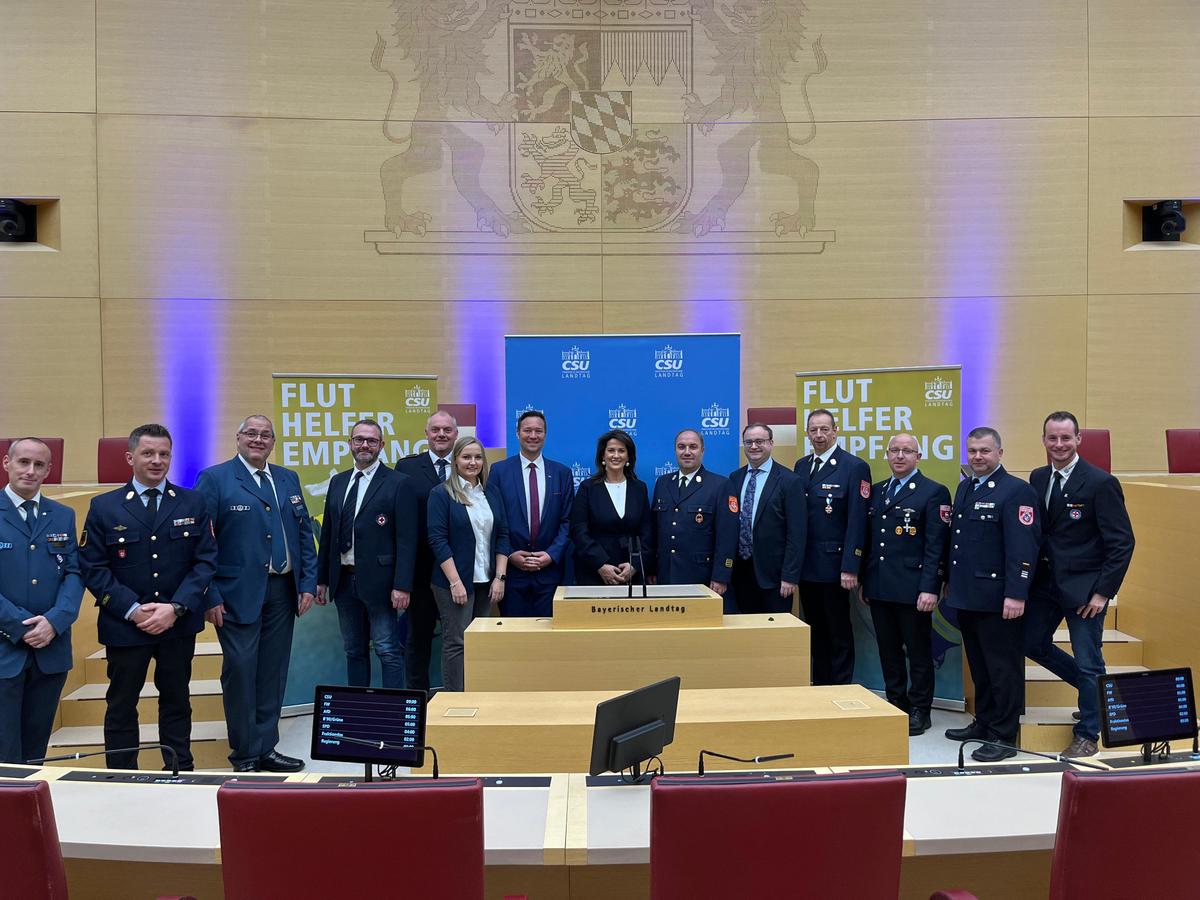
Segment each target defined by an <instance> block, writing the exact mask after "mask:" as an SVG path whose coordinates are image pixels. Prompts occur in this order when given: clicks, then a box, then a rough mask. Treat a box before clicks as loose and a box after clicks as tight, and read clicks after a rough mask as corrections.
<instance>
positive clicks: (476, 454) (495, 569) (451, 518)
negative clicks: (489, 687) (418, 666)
mask: <svg viewBox="0 0 1200 900" xmlns="http://www.w3.org/2000/svg"><path fill="white" fill-rule="evenodd" d="M450 468H451V475H450V477H449V478H448V479H446V481H445V482H444V483H443V484H441V485H439V486H438V487H435V488H434V489H433V490H432V491H431V492H430V494H429V507H428V514H427V525H428V534H429V547H430V549H431V550H432V551H433V560H434V562H435V563H436V564H437V565H436V566H434V569H433V576H432V581H431V583H430V587H431V588H432V589H433V598H434V600H436V601H437V607H438V614H439V615H440V616H441V617H442V684H443V686H444V689H445V690H447V691H461V690H463V681H464V678H463V634H464V633H465V632H466V630H467V626H468V625H470V624H471V621H472V620H473V619H474V618H475V617H476V616H482V615H485V614H486V613H487V611H488V608H489V607H490V606H491V605H492V602H493V601H495V602H497V603H498V602H500V600H502V599H503V598H504V578H505V571H506V570H507V568H508V555H509V554H510V553H511V552H512V548H511V547H510V546H509V543H508V519H507V518H506V517H505V515H504V501H503V500H502V499H501V498H500V487H499V485H495V484H491V485H490V484H488V477H487V476H488V464H487V457H486V456H484V452H483V444H481V443H479V441H478V440H476V439H475V438H473V437H461V438H459V439H458V440H457V441H456V442H455V443H454V450H453V451H452V452H451V454H450Z"/></svg>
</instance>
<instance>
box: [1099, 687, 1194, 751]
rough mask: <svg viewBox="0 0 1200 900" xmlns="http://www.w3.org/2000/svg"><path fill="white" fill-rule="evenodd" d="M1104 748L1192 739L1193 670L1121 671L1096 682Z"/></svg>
mask: <svg viewBox="0 0 1200 900" xmlns="http://www.w3.org/2000/svg"><path fill="white" fill-rule="evenodd" d="M1097 689H1098V690H1099V692H1100V730H1101V739H1102V741H1103V743H1104V745H1105V746H1106V747H1132V746H1136V745H1138V744H1142V745H1146V744H1161V743H1165V742H1167V741H1182V740H1191V739H1192V738H1194V737H1195V735H1196V699H1195V694H1194V693H1193V691H1192V670H1191V669H1188V668H1183V669H1153V670H1150V671H1148V672H1121V673H1119V674H1112V675H1102V676H1101V677H1100V678H1098V679H1097Z"/></svg>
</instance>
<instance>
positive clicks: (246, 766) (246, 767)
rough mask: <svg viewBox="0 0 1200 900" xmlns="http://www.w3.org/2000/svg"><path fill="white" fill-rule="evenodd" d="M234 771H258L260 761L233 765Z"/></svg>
mask: <svg viewBox="0 0 1200 900" xmlns="http://www.w3.org/2000/svg"><path fill="white" fill-rule="evenodd" d="M233 771H235V772H257V771H258V763H257V762H243V763H238V764H237V765H236V766H234V767H233Z"/></svg>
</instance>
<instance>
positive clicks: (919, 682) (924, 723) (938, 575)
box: [861, 434, 950, 735]
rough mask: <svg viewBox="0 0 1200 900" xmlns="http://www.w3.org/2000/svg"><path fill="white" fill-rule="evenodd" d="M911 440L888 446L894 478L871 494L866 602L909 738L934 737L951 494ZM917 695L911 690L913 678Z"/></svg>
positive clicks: (890, 695) (891, 697) (886, 679)
mask: <svg viewBox="0 0 1200 900" xmlns="http://www.w3.org/2000/svg"><path fill="white" fill-rule="evenodd" d="M920 459H921V448H920V447H919V446H918V444H917V439H916V438H915V437H913V436H912V435H911V434H898V435H896V436H895V437H893V438H892V439H891V440H890V441H888V449H887V461H888V466H889V467H890V468H891V470H892V475H891V477H890V478H885V479H884V480H883V481H881V482H879V484H877V485H875V486H874V489H873V490H872V491H871V508H870V510H869V511H868V513H867V534H868V536H869V539H868V543H869V545H870V546H869V548H868V550H867V552H866V562H864V563H863V567H862V570H861V571H862V599H863V603H866V604H869V606H870V609H871V622H872V623H873V624H874V625H875V641H876V643H877V644H878V645H879V663H880V668H881V669H882V670H883V684H884V688H885V690H886V692H887V699H888V702H889V703H891V704H892V705H893V706H895V707H898V708H899V709H902V710H904V711H905V712H906V713H908V733H909V734H910V735H918V734H924V733H925V732H926V731H927V730H928V729H929V710H930V709H931V708H932V706H933V610H934V609H935V608H936V607H937V602H938V594H939V593H941V590H942V582H943V580H944V579H943V570H942V563H943V556H944V554H945V551H946V537H947V535H948V534H949V531H950V492H949V491H948V490H946V487H945V485H942V484H938V483H937V482H936V481H933V480H932V479H930V478H926V477H925V476H924V475H923V474H922V473H921V471H920V470H919V469H918V468H917V463H918V462H919V461H920ZM910 673H911V675H912V687H911V688H910V687H909V675H910Z"/></svg>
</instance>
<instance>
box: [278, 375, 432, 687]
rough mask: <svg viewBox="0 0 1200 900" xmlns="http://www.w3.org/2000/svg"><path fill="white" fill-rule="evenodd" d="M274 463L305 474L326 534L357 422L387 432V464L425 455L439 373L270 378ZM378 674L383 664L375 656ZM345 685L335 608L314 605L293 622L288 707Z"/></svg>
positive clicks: (309, 500) (307, 497) (317, 525)
mask: <svg viewBox="0 0 1200 900" xmlns="http://www.w3.org/2000/svg"><path fill="white" fill-rule="evenodd" d="M271 377H272V380H273V382H274V385H273V391H272V393H273V394H274V398H275V432H276V434H277V435H278V440H277V442H276V445H275V460H274V461H275V462H276V463H277V464H279V465H281V466H285V467H287V468H289V469H292V470H294V471H295V472H296V473H297V474H298V475H299V476H300V484H301V486H302V487H303V489H304V502H305V503H306V504H307V505H308V512H309V515H311V516H312V518H313V530H314V531H315V532H316V534H317V536H318V537H319V536H320V533H321V519H322V518H323V517H324V513H325V493H326V491H328V490H329V479H330V478H332V477H333V475H334V474H336V473H337V472H340V471H342V470H343V469H348V468H350V466H351V465H352V463H351V458H350V447H349V444H348V438H349V437H350V429H351V428H353V427H354V423H355V422H357V421H358V420H359V419H374V420H375V421H377V422H378V423H379V425H380V427H381V428H382V429H383V450H382V451H381V453H380V458H381V459H382V460H383V461H384V462H385V463H386V464H387V465H389V466H391V465H394V464H395V462H396V460H397V459H403V458H404V457H405V456H408V455H409V454H410V453H418V452H420V451H422V450H424V449H425V447H426V441H425V420H426V419H428V418H429V416H430V415H432V414H433V413H434V412H435V411H436V410H437V402H438V399H437V376H435V375H312V374H276V375H272V376H271ZM372 665H373V666H374V667H375V668H376V669H378V661H377V660H374V658H373V657H372ZM345 683H346V654H345V652H344V651H343V649H342V636H341V631H340V629H339V627H338V618H337V610H336V609H334V607H333V606H332V604H331V605H329V606H325V607H318V606H314V607H313V609H312V611H311V612H309V613H308V614H307V615H305V616H304V617H303V618H301V619H299V620H298V621H297V622H296V633H295V637H294V638H293V640H292V661H291V668H290V669H289V672H288V684H287V693H286V695H285V697H284V703H285V704H286V705H288V706H295V705H299V704H304V703H312V699H313V688H314V687H316V686H317V685H318V684H345Z"/></svg>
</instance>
